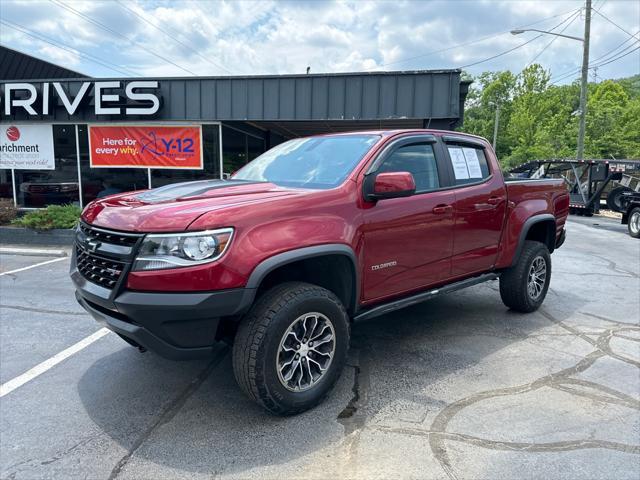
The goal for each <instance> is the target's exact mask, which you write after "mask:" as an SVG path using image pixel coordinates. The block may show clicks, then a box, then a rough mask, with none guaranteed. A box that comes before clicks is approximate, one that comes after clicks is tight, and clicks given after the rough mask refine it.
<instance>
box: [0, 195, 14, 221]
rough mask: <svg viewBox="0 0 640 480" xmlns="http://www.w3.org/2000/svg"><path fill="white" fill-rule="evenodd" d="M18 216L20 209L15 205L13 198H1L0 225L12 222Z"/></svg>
mask: <svg viewBox="0 0 640 480" xmlns="http://www.w3.org/2000/svg"><path fill="white" fill-rule="evenodd" d="M17 216H18V209H17V208H16V207H15V206H14V205H13V200H9V199H7V198H1V199H0V225H4V224H6V223H11V222H12V221H13V220H14V219H15V218H16V217H17Z"/></svg>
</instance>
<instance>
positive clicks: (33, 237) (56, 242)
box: [0, 227, 75, 248]
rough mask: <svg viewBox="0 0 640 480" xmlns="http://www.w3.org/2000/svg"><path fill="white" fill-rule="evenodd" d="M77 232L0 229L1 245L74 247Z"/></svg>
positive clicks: (18, 228) (68, 230) (70, 230)
mask: <svg viewBox="0 0 640 480" xmlns="http://www.w3.org/2000/svg"><path fill="white" fill-rule="evenodd" d="M74 236H75V230H73V229H53V230H32V229H30V228H21V227H0V243H2V244H3V245H16V246H17V245H20V246H26V247H29V246H44V247H68V248H71V246H72V245H73V239H74Z"/></svg>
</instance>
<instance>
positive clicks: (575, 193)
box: [508, 159, 640, 216]
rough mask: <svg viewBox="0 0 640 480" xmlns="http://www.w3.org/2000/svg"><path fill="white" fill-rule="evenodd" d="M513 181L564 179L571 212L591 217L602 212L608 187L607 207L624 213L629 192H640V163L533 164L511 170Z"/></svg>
mask: <svg viewBox="0 0 640 480" xmlns="http://www.w3.org/2000/svg"><path fill="white" fill-rule="evenodd" d="M508 173H509V176H510V177H511V178H514V177H515V178H563V179H564V181H565V183H566V184H567V189H568V190H569V197H570V203H569V212H570V213H572V214H577V215H586V216H591V215H593V214H594V213H598V211H599V210H600V201H601V198H602V197H603V192H605V191H606V190H607V187H609V186H610V185H614V187H613V188H611V189H609V190H608V191H607V196H606V200H607V206H608V207H609V208H610V209H611V210H614V211H620V208H621V205H620V198H621V195H622V193H623V192H625V191H635V192H640V160H635V159H633V160H610V159H587V160H580V161H578V160H573V159H545V160H532V161H529V162H526V163H523V164H521V165H518V166H517V167H514V168H512V169H510V170H509V172H508Z"/></svg>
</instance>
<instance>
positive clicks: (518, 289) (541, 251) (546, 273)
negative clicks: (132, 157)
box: [500, 240, 551, 313]
mask: <svg viewBox="0 0 640 480" xmlns="http://www.w3.org/2000/svg"><path fill="white" fill-rule="evenodd" d="M550 280H551V255H549V250H548V249H547V246H546V245H545V244H543V243H540V242H534V241H530V240H527V241H526V242H525V243H524V247H523V249H522V252H521V253H520V258H518V261H517V263H516V264H515V265H514V266H513V267H511V268H509V269H507V270H506V271H505V272H503V273H502V275H501V276H500V297H501V298H502V302H503V303H504V304H505V305H506V306H507V307H509V308H511V309H512V310H516V311H518V312H523V313H529V312H533V311H535V310H537V309H538V307H540V305H542V302H543V301H544V298H545V296H546V295H547V290H548V289H549V281H550Z"/></svg>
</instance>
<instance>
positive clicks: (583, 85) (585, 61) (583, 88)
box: [576, 0, 591, 160]
mask: <svg viewBox="0 0 640 480" xmlns="http://www.w3.org/2000/svg"><path fill="white" fill-rule="evenodd" d="M584 13H585V15H584V42H583V47H584V48H583V49H582V78H581V80H580V123H579V125H578V152H577V154H576V160H582V159H583V157H584V133H585V127H586V122H587V83H588V81H589V36H590V35H591V0H586V8H585V12H584Z"/></svg>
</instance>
